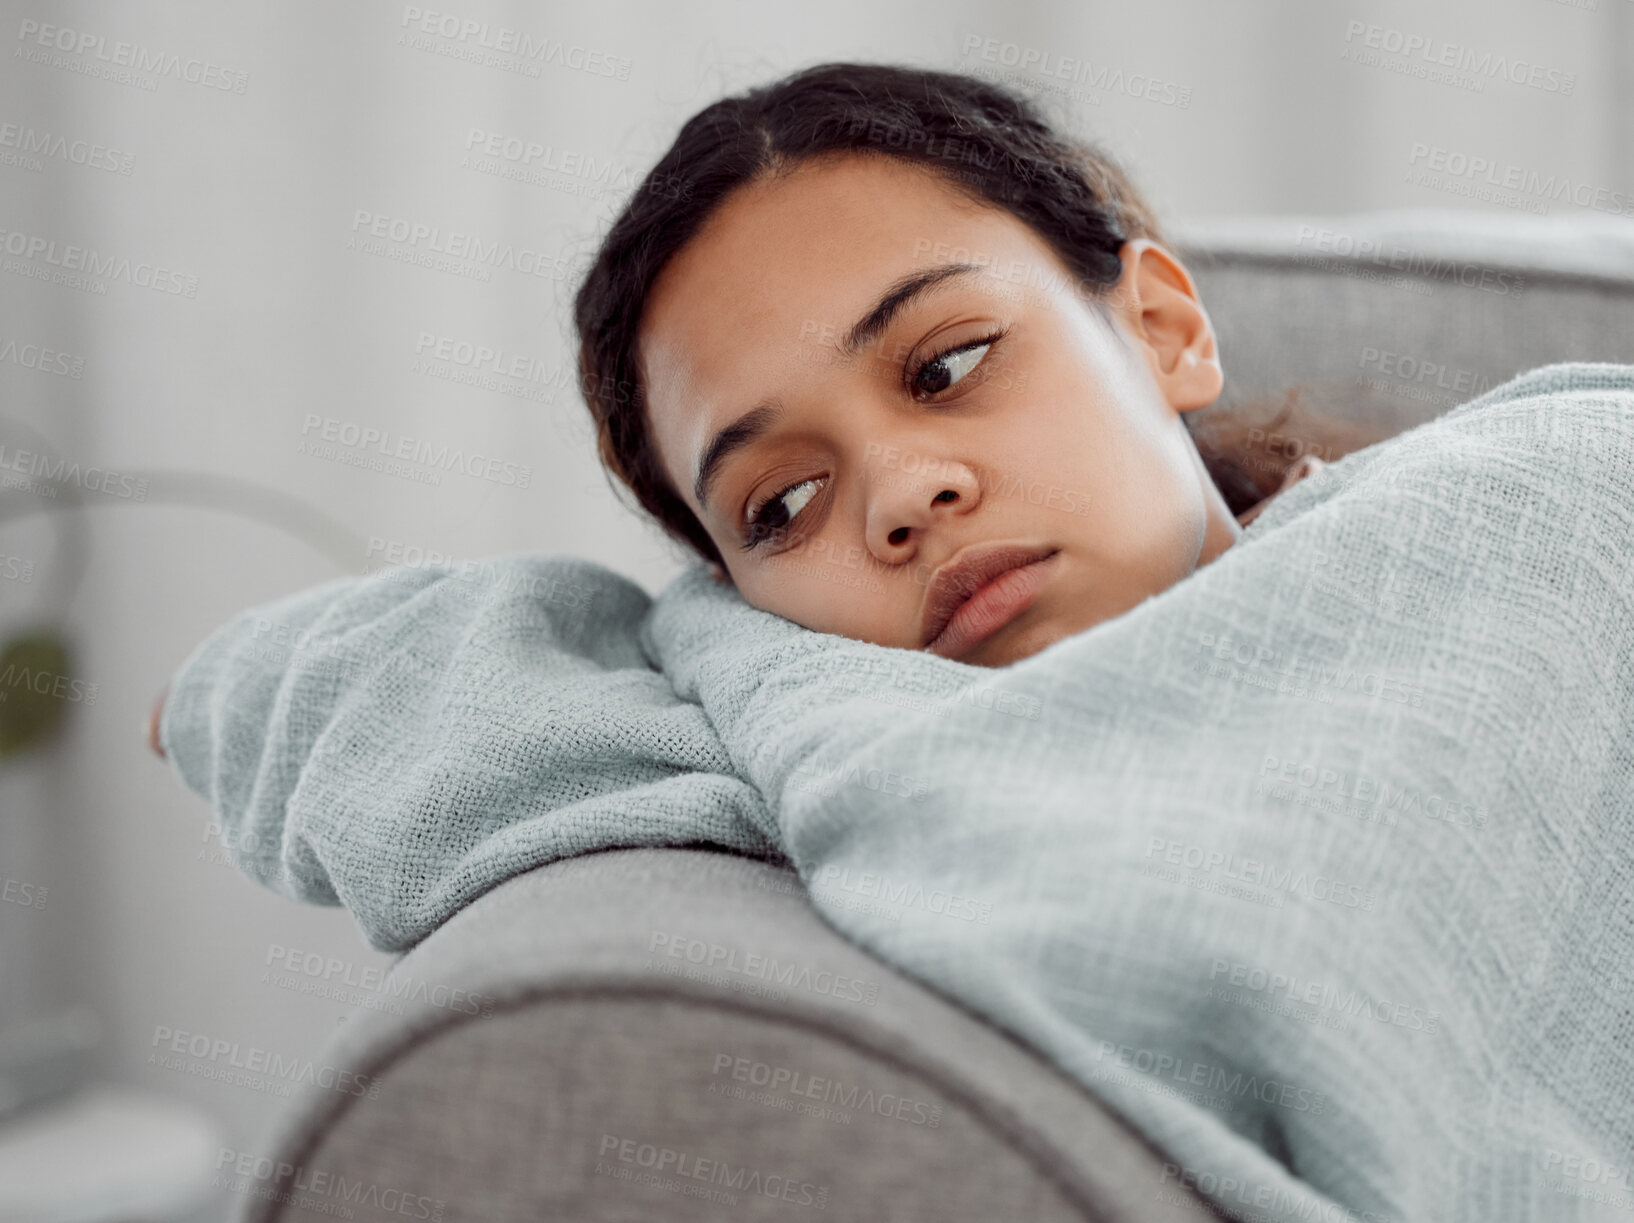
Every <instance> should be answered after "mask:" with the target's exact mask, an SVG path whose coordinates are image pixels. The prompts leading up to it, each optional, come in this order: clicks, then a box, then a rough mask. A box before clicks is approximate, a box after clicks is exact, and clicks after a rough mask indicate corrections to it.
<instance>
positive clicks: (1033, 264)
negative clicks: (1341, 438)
mask: <svg viewBox="0 0 1634 1223" xmlns="http://www.w3.org/2000/svg"><path fill="white" fill-rule="evenodd" d="M1121 254H1122V259H1123V264H1124V270H1123V277H1122V280H1121V281H1120V282H1119V284H1118V286H1117V289H1116V291H1115V292H1114V293H1113V294H1112V296H1111V298H1110V300H1109V306H1110V310H1111V312H1112V316H1113V321H1112V322H1111V323H1108V321H1107V320H1106V319H1105V318H1103V316H1102V315H1101V314H1100V313H1099V312H1098V311H1097V310H1096V309H1095V308H1094V307H1093V306H1091V305H1090V304H1089V298H1088V295H1087V293H1085V292H1081V291H1080V290H1079V289H1078V286H1077V285H1076V282H1075V277H1074V276H1073V274H1072V273H1071V272H1070V271H1068V269H1067V267H1066V265H1065V264H1064V263H1062V262H1061V261H1060V260H1059V259H1058V258H1057V257H1056V256H1055V255H1054V253H1053V252H1052V251H1051V250H1050V249H1049V247H1048V246H1047V245H1046V244H1045V243H1044V242H1043V241H1042V240H1041V239H1040V238H1038V237H1037V236H1036V235H1035V234H1034V233H1033V232H1032V231H1031V230H1030V229H1029V228H1028V227H1027V226H1026V225H1025V224H1023V223H1022V222H1021V221H1019V220H1018V219H1016V218H1015V217H1014V216H1013V215H1011V214H1010V213H1008V212H1005V211H1003V210H1000V209H995V208H991V207H987V206H983V205H978V204H976V203H974V202H972V201H970V200H968V199H966V198H965V197H963V196H961V195H959V194H958V193H957V192H955V191H954V190H953V189H952V188H951V187H949V186H948V185H947V184H946V183H945V182H944V181H942V180H941V179H939V178H938V177H936V176H935V175H934V174H932V173H930V172H929V171H926V170H923V169H921V168H919V167H917V166H914V165H911V164H909V163H905V162H903V161H901V160H899V159H895V158H888V157H872V156H843V157H837V158H826V159H823V160H820V161H807V162H804V163H802V164H801V165H800V166H799V167H798V168H796V169H795V171H794V172H793V173H792V174H790V175H789V176H787V177H785V178H782V179H778V180H761V181H757V182H755V183H752V184H749V185H747V186H745V187H743V188H741V189H740V190H738V191H735V192H733V193H732V194H731V195H730V196H728V197H727V199H726V200H725V201H724V202H723V203H722V205H721V206H720V208H719V209H718V210H717V211H716V212H715V213H714V215H713V216H712V217H711V218H710V220H709V222H708V224H706V225H705V226H704V228H703V229H702V230H701V231H700V232H699V233H698V234H697V235H696V236H695V237H694V238H693V239H692V240H691V241H690V242H688V243H687V245H686V246H685V247H683V248H682V249H681V250H680V251H679V252H678V253H677V254H676V256H675V257H674V258H673V259H671V261H670V262H669V264H668V265H666V267H665V268H664V270H663V272H662V273H661V275H660V276H659V278H658V280H657V282H656V284H655V285H654V287H653V290H652V293H651V294H650V296H649V298H648V302H647V306H646V311H645V313H644V315H643V317H642V324H641V332H640V357H641V368H642V376H643V380H644V385H645V387H646V396H647V412H648V426H649V428H650V430H651V437H652V439H653V442H654V444H655V445H656V447H657V453H658V456H659V459H660V462H661V464H662V466H663V468H664V470H665V472H666V473H667V474H668V476H669V479H670V481H671V482H672V484H673V486H674V488H675V489H676V490H677V493H678V495H679V496H680V497H681V498H682V499H683V500H684V501H685V502H686V503H687V504H688V505H690V506H691V508H692V511H693V512H694V513H695V514H697V516H698V519H699V521H701V522H702V523H703V524H704V526H705V528H706V529H707V530H708V532H709V534H710V537H711V538H712V539H713V540H714V541H715V545H716V547H717V548H719V550H720V553H721V555H722V557H724V558H725V561H726V568H727V571H728V573H729V576H730V578H731V580H732V581H733V582H734V583H735V584H736V586H737V588H738V590H739V592H740V593H741V594H742V595H743V597H744V599H746V600H747V601H748V602H749V603H751V604H752V605H754V606H755V607H758V608H761V609H763V610H765V611H769V612H774V613H776V614H777V615H779V616H782V617H784V618H786V619H789V620H792V621H794V622H796V623H797V624H801V625H804V626H805V627H807V628H811V629H815V630H818V631H820V632H825V633H835V634H839V635H841V636H845V637H851V638H856V639H860V640H864V641H871V642H874V643H876V644H879V645H888V646H899V647H902V648H904V649H914V650H918V649H924V648H926V647H927V644H928V642H927V637H928V635H929V634H930V633H931V632H933V631H934V630H935V629H936V628H937V627H938V626H939V625H941V624H942V623H943V622H945V621H947V620H948V612H949V610H950V608H951V607H952V606H957V605H960V604H961V603H962V606H963V609H964V610H963V611H961V612H959V614H957V615H955V616H953V618H952V621H951V623H949V624H948V625H947V631H946V632H944V633H942V634H941V635H940V637H939V638H938V639H937V640H936V641H935V643H934V644H931V646H930V648H931V649H932V652H934V653H938V654H942V655H944V656H946V657H951V658H957V659H959V660H960V661H962V662H967V663H972V664H976V665H980V666H1002V665H1005V664H1007V663H1011V662H1014V661H1016V660H1018V659H1021V658H1025V657H1028V656H1029V655H1032V654H1035V653H1037V652H1038V651H1039V650H1042V649H1044V648H1045V647H1046V646H1048V645H1050V644H1052V643H1054V642H1056V641H1058V640H1060V639H1061V638H1063V637H1066V636H1069V635H1070V634H1073V633H1076V632H1078V631H1080V630H1082V629H1085V628H1088V627H1090V626H1091V625H1094V624H1098V623H1100V622H1101V621H1104V620H1107V619H1110V618H1111V617H1114V616H1117V615H1119V614H1121V613H1122V612H1124V611H1127V610H1129V609H1130V608H1132V607H1134V606H1135V605H1136V604H1138V603H1140V602H1141V601H1142V600H1144V599H1146V598H1148V597H1149V596H1151V595H1155V594H1158V593H1159V592H1161V591H1163V590H1166V589H1168V588H1169V587H1170V586H1172V585H1173V584H1174V583H1176V582H1178V581H1180V580H1181V579H1182V578H1184V577H1186V576H1187V575H1189V574H1190V573H1192V571H1193V570H1194V569H1196V568H1197V567H1198V566H1199V565H1203V564H1206V563H1208V562H1209V561H1211V560H1213V559H1214V557H1216V556H1218V555H1219V554H1220V553H1221V552H1223V551H1224V550H1225V549H1226V548H1228V547H1230V546H1231V544H1232V543H1234V542H1235V541H1236V539H1237V537H1238V534H1239V530H1238V526H1237V523H1236V521H1235V520H1234V519H1233V518H1232V516H1231V513H1230V511H1229V510H1228V508H1227V507H1226V505H1225V502H1224V500H1223V499H1222V498H1221V496H1220V494H1219V492H1218V490H1217V489H1216V488H1215V486H1214V484H1213V481H1212V480H1211V479H1210V478H1209V476H1208V473H1207V471H1206V470H1205V468H1204V467H1203V464H1202V461H1201V459H1200V458H1199V457H1198V454H1197V450H1196V448H1195V446H1194V445H1193V444H1192V441H1191V437H1190V434H1189V433H1188V432H1187V430H1186V428H1185V425H1184V423H1183V421H1182V420H1181V417H1180V413H1181V412H1184V411H1188V410H1191V409H1194V408H1201V407H1205V406H1207V405H1208V404H1210V403H1212V402H1213V401H1214V400H1215V399H1216V398H1217V397H1218V396H1219V393H1220V389H1221V385H1222V374H1221V370H1220V364H1219V360H1218V357H1217V354H1216V349H1215V340H1214V334H1213V330H1212V328H1211V327H1210V324H1209V320H1208V316H1207V314H1206V313H1205V312H1204V310H1203V308H1202V305H1201V304H1200V302H1199V301H1198V299H1197V295H1196V291H1195V289H1194V287H1193V285H1192V282H1191V279H1190V277H1189V276H1188V275H1187V273H1186V272H1185V270H1184V268H1182V267H1181V265H1180V264H1179V263H1178V262H1177V261H1176V260H1175V259H1174V258H1173V257H1172V256H1170V255H1169V254H1168V252H1166V251H1165V250H1163V248H1162V247H1160V246H1157V245H1154V244H1152V243H1150V242H1147V241H1145V240H1136V241H1131V242H1129V243H1126V244H1125V246H1124V248H1123V251H1122V252H1121ZM959 264H973V265H976V267H974V268H973V269H972V270H970V271H968V272H964V273H957V274H948V273H950V272H951V271H952V270H953V269H954V268H955V267H956V265H959ZM927 274H929V275H927ZM1114 329H1116V330H1117V331H1118V332H1119V333H1120V334H1121V336H1122V342H1120V339H1119V337H1118V335H1115V334H1114ZM722 431H726V432H725V433H724V434H723V432H722ZM700 477H703V478H702V479H700ZM700 488H701V489H702V495H700V491H699V490H700ZM751 519H752V520H753V521H751ZM1004 544H1012V545H1019V546H1020V548H1021V550H1020V551H1018V552H1016V553H1014V554H1012V556H1011V558H1010V561H1009V563H1010V564H1012V565H1014V564H1016V563H1017V561H1018V560H1021V559H1030V558H1032V557H1034V556H1040V557H1046V558H1047V559H1044V560H1042V561H1041V562H1039V563H1037V564H1029V565H1028V567H1026V568H1015V569H1012V570H1011V571H1010V573H1009V575H1008V576H1007V577H1004V578H1002V579H1000V580H999V581H998V582H997V583H995V584H994V585H989V586H987V587H985V589H984V590H983V592H982V593H981V594H980V595H979V596H977V597H972V598H969V600H968V602H964V601H963V600H964V599H965V597H966V596H970V595H972V594H974V592H975V590H976V589H977V587H978V586H980V584H981V583H982V582H983V581H985V580H987V579H986V578H984V577H983V576H982V574H983V572H984V571H980V570H978V571H977V573H976V574H974V575H971V574H968V573H967V574H964V575H962V576H961V577H958V578H955V579H954V580H952V581H948V580H944V581H943V582H941V583H937V582H936V578H937V575H938V573H939V572H941V573H944V574H945V573H946V572H947V571H948V570H949V569H951V568H952V564H953V563H954V562H957V561H960V560H969V559H971V558H972V557H979V556H980V554H981V553H982V552H983V551H988V550H991V545H1004ZM961 554H962V555H961ZM950 589H951V590H952V591H953V593H952V594H951V595H950V594H949V590H950ZM938 613H940V614H938Z"/></svg>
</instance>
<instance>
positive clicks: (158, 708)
mask: <svg viewBox="0 0 1634 1223" xmlns="http://www.w3.org/2000/svg"><path fill="white" fill-rule="evenodd" d="M169 695H170V685H169V684H166V685H165V688H164V691H163V692H161V693H160V694H159V699H158V700H156V701H154V702H153V712H152V713H150V714H149V715H148V746H149V747H151V748H152V749H153V754H154V755H156V756H158V757H159V758H161V759H163V758H164V754H165V749H164V748H163V747H162V746H160V744H159V718H160V715H162V714H163V713H164V708H165V697H167V696H169Z"/></svg>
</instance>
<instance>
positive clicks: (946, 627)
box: [923, 545, 1060, 659]
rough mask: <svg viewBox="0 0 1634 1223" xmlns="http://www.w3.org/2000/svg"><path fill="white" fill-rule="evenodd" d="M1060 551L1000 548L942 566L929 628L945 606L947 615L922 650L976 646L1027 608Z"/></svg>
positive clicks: (946, 653)
mask: <svg viewBox="0 0 1634 1223" xmlns="http://www.w3.org/2000/svg"><path fill="white" fill-rule="evenodd" d="M1041 551H1042V552H1043V555H1042V556H1041V555H1039V553H1040V552H1041ZM1059 554H1060V550H1059V549H1055V548H1052V549H1036V548H1032V549H1029V548H1025V547H1017V546H1013V545H1012V546H1010V547H1008V548H1006V547H1003V546H1001V547H999V548H995V549H983V550H982V551H981V552H980V553H979V554H977V553H973V554H972V555H971V556H970V557H969V558H964V559H961V562H960V564H959V565H957V566H955V567H952V568H950V569H947V570H944V572H943V573H941V574H939V575H938V578H937V582H936V584H935V585H934V586H933V587H932V590H931V595H930V600H929V606H928V607H927V623H928V627H929V628H935V622H936V620H937V619H939V618H940V616H941V615H946V612H947V608H948V607H949V606H950V605H951V606H952V614H951V616H948V618H947V619H946V621H945V623H944V624H943V626H942V627H941V629H940V630H939V631H937V632H936V633H935V635H934V636H933V637H932V638H931V639H930V641H929V642H927V643H926V645H925V646H924V647H923V648H924V649H925V650H926V651H928V652H929V653H932V654H936V655H939V656H941V657H943V658H951V659H957V658H959V657H960V656H961V655H963V654H965V653H967V652H969V651H970V650H973V649H975V648H976V646H978V645H980V644H981V643H982V642H983V641H985V640H987V638H989V637H991V636H992V635H993V634H994V633H996V632H998V631H999V630H1000V629H1001V628H1003V627H1004V626H1005V625H1007V624H1009V623H1010V622H1011V621H1012V620H1014V619H1015V618H1016V617H1017V616H1019V615H1021V613H1022V612H1024V611H1026V610H1027V609H1028V608H1029V607H1031V606H1032V604H1033V601H1034V600H1035V599H1036V598H1037V597H1038V594H1039V592H1040V591H1041V590H1042V589H1043V588H1044V584H1045V583H1046V582H1047V581H1048V580H1049V579H1050V577H1051V575H1052V574H1053V573H1054V571H1055V568H1056V565H1055V558H1056V557H1057V556H1058V555H1059ZM961 574H962V575H964V576H963V579H962V580H963V581H964V583H965V584H964V585H963V587H962V589H961V586H960V582H961ZM978 582H979V583H980V584H979V585H977V584H976V583H978ZM972 587H974V588H972Z"/></svg>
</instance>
